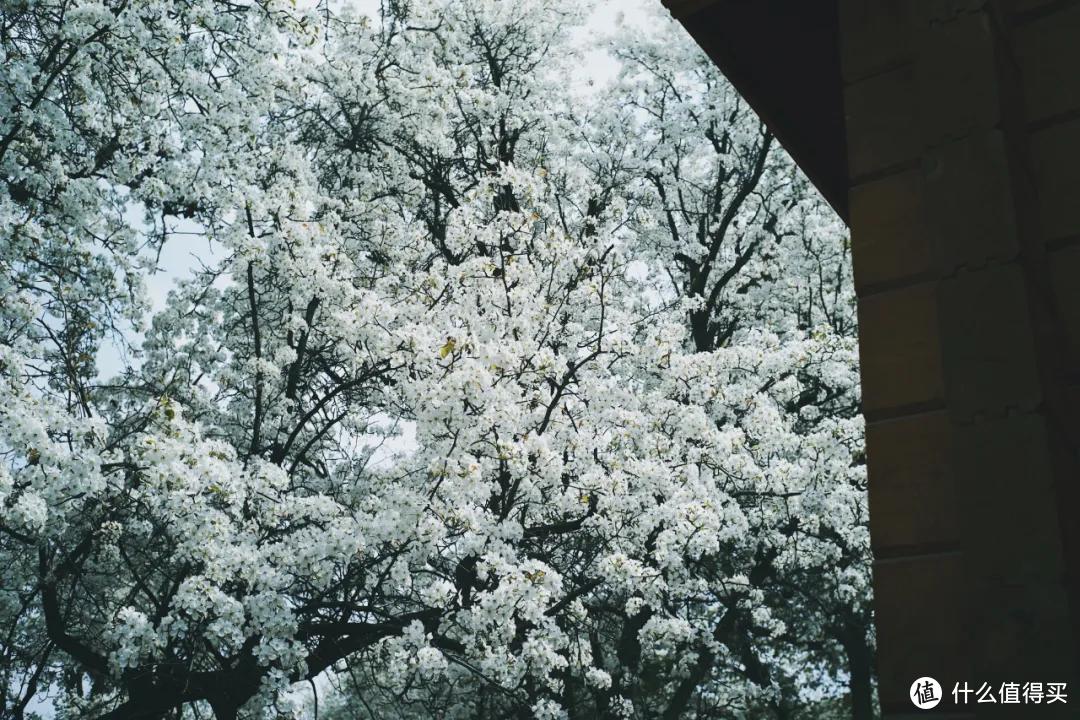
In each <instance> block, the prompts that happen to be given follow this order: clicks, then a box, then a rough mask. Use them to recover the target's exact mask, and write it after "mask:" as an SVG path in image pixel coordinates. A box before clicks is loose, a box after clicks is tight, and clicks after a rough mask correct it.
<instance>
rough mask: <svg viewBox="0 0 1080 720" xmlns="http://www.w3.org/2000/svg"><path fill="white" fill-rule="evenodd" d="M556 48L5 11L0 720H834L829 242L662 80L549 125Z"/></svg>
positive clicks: (259, 21) (835, 249)
mask: <svg viewBox="0 0 1080 720" xmlns="http://www.w3.org/2000/svg"><path fill="white" fill-rule="evenodd" d="M578 19H579V18H578V14H577V11H575V10H573V9H572V8H571V6H570V4H568V3H565V2H559V1H557V0H533V1H532V2H527V3H520V4H519V3H515V4H513V5H511V4H508V3H502V2H498V1H497V0H459V1H456V2H449V1H445V2H444V1H441V0H414V1H412V2H404V1H401V2H398V1H396V0H395V1H391V0H388V1H387V2H385V3H384V4H383V8H382V12H381V14H380V17H379V18H377V19H371V18H369V17H367V16H365V15H363V14H361V13H359V12H357V11H355V10H354V9H351V8H350V7H349V6H348V5H347V4H339V3H325V4H323V3H319V4H306V3H301V2H292V1H291V0H290V1H282V0H258V1H257V2H245V3H222V2H212V1H211V0H171V1H168V2H165V1H161V2H108V3H106V2H70V1H68V0H43V1H41V2H34V3H29V2H27V3H20V2H13V3H9V5H8V6H6V7H5V9H4V10H3V15H2V17H0V46H2V47H3V52H4V61H5V62H4V67H5V70H4V71H3V74H2V76H0V82H2V84H0V106H2V107H3V113H2V114H0V168H2V178H3V183H4V190H5V192H4V193H0V228H2V229H0V232H2V233H3V235H2V243H0V269H2V272H0V291H2V293H3V295H2V297H3V301H2V303H0V338H2V342H0V374H2V379H0V453H2V455H3V462H2V463H0V554H2V557H3V563H2V566H0V579H2V581H0V624H2V627H3V639H2V640H0V653H2V655H0V673H2V680H0V692H2V693H3V695H2V697H3V703H4V705H3V713H4V714H5V715H12V716H15V717H25V716H27V713H28V712H29V710H30V709H31V708H33V707H35V706H36V705H39V704H40V703H41V702H42V700H41V698H43V697H48V698H50V702H51V703H52V705H53V707H54V710H55V712H56V713H57V714H58V716H60V717H91V718H116V719H120V718H164V717H188V716H190V717H205V716H206V714H207V713H208V712H209V713H212V714H213V715H214V716H215V717H217V718H219V719H224V718H237V717H252V718H254V717H263V716H266V717H273V716H275V715H278V716H280V715H282V714H286V713H290V712H293V711H295V710H296V707H297V703H296V702H295V701H294V700H295V699H294V697H293V694H294V693H293V692H292V691H291V688H293V687H294V686H295V685H296V684H297V683H302V682H305V681H309V680H310V681H314V680H315V679H318V678H329V679H330V680H331V681H332V682H334V683H340V684H342V685H343V686H344V690H345V691H344V692H343V693H341V694H340V696H339V697H337V698H336V699H335V700H334V701H333V702H331V705H332V707H331V708H330V709H329V712H331V713H335V712H339V713H345V716H349V717H357V716H359V717H364V716H370V717H410V716H412V717H447V718H450V717H460V718H496V717H523V718H524V717H535V718H562V717H573V718H594V717H598V718H616V717H633V718H682V717H686V718H689V717H696V718H707V717H730V716H733V715H734V716H738V715H739V714H740V713H741V714H743V715H749V716H755V717H760V716H761V714H762V713H766V712H771V713H773V714H775V715H777V716H783V717H788V716H790V712H791V708H792V707H793V704H797V702H798V701H799V698H800V697H802V696H801V695H800V693H804V694H805V690H806V688H808V687H813V686H815V685H817V686H821V685H822V684H826V685H827V684H828V683H829V682H832V681H835V680H837V679H840V678H841V677H842V676H844V675H845V674H846V675H848V676H850V682H851V688H852V694H853V696H854V697H856V699H857V701H856V703H855V709H856V717H867V716H866V715H858V713H859V712H865V711H867V710H868V707H869V706H868V705H867V704H866V703H868V702H869V692H870V684H869V675H868V674H866V668H868V666H869V659H868V658H869V638H868V636H867V627H868V610H867V607H868V605H867V602H868V596H867V594H868V587H867V585H868V583H867V565H866V553H867V540H866V533H865V498H864V494H863V480H862V478H863V470H862V463H861V432H862V429H861V424H860V422H859V420H858V418H857V416H856V413H855V408H856V406H857V383H856V379H855V373H856V361H855V352H854V341H853V338H852V332H853V327H854V317H853V308H852V302H851V290H850V278H849V268H848V264H847V254H846V248H845V247H844V244H843V243H844V240H843V233H842V232H841V231H840V229H839V228H838V227H837V226H836V223H835V221H834V220H832V219H831V216H830V215H829V213H828V212H827V211H826V210H825V209H824V208H823V206H822V205H821V203H820V201H818V200H816V199H815V198H814V197H813V196H812V193H811V192H810V191H809V189H808V187H807V186H806V183H805V180H803V179H802V178H801V176H799V175H798V174H797V172H796V171H795V170H794V168H793V167H792V165H791V163H790V161H788V160H787V159H786V158H785V157H784V156H783V155H782V154H781V153H780V152H779V151H778V150H777V149H776V148H775V147H774V144H773V143H772V141H771V139H770V137H769V136H768V134H767V132H765V131H764V130H763V129H762V128H761V127H760V125H759V124H758V123H757V122H756V121H755V120H754V118H753V117H752V116H751V115H750V114H749V113H748V111H747V109H746V108H745V106H744V105H742V104H741V102H740V101H739V100H738V98H737V97H735V96H734V94H733V93H732V91H731V90H730V88H729V87H727V86H726V85H725V84H724V82H723V81H722V79H720V78H719V77H718V76H717V75H716V74H715V72H714V71H712V69H711V67H709V66H707V65H706V64H705V63H704V62H703V61H702V60H701V58H700V57H699V56H698V55H696V54H695V53H696V51H693V50H692V49H691V48H690V46H689V45H687V41H685V40H677V41H676V40H674V39H673V36H670V35H664V36H662V37H659V38H658V37H655V36H654V37H650V36H640V37H639V36H634V37H629V36H628V37H626V38H623V39H621V40H619V42H618V43H617V44H616V47H617V48H618V49H617V51H616V54H617V55H618V56H619V58H620V60H621V62H622V64H623V72H622V74H621V76H620V78H619V79H618V81H617V82H616V83H615V84H614V85H613V87H612V88H611V89H610V91H609V92H607V93H605V94H598V95H596V96H595V97H593V98H592V99H591V100H589V101H583V100H581V99H580V98H579V97H577V96H575V95H574V94H572V93H571V92H569V91H568V89H567V85H568V84H567V82H566V78H567V76H568V74H570V73H572V71H573V63H574V57H573V55H572V53H571V52H570V44H569V40H568V35H567V33H568V29H569V28H570V27H572V26H573V25H574V23H575V22H576V21H577V20H578ZM193 238H194V239H193ZM178 243H179V244H187V245H189V246H190V247H191V248H193V249H195V250H196V252H198V253H199V254H200V255H201V256H200V257H199V263H198V267H196V268H195V269H194V270H193V271H192V272H191V273H190V276H189V277H187V278H186V279H184V280H183V281H181V282H180V283H178V284H177V286H176V287H175V289H174V290H173V291H172V292H170V294H169V296H168V299H167V300H166V301H165V303H164V306H163V307H162V308H161V309H159V310H158V311H157V312H156V313H153V315H152V317H151V316H150V313H149V301H148V299H147V293H146V286H147V284H148V282H153V281H154V272H155V265H156V261H155V258H156V257H157V255H158V253H160V252H161V251H162V248H163V247H164V246H166V245H176V244H178ZM203 249H205V251H204V250H203ZM134 337H140V338H141V340H140V341H139V342H138V343H135V341H134V340H133V338H134ZM104 346H112V347H114V348H117V350H115V352H119V353H120V354H121V355H122V356H123V357H124V358H126V359H127V360H126V362H125V363H124V368H123V370H122V372H120V373H119V374H118V375H117V376H116V377H112V378H100V377H98V374H97V371H96V367H95V359H96V358H97V357H98V355H99V353H100V351H101V348H102V347H104ZM405 430H408V431H409V433H410V437H411V439H410V441H409V442H407V443H405V444H404V445H405V447H400V448H399V450H398V451H393V452H392V451H388V450H387V449H386V448H387V447H388V446H393V445H395V440H396V438H398V437H399V436H400V435H401V434H402V433H403V432H404V431H405ZM396 444H397V445H398V446H401V445H402V443H400V442H397V443H396ZM860 653H861V654H860ZM313 687H314V685H313ZM860 703H862V704H860ZM325 705H326V703H325V702H324V708H323V712H324V713H325V712H327V708H326V707H325ZM860 708H862V709H860ZM312 711H314V708H312ZM350 713H351V714H350ZM784 713H788V714H787V715H784Z"/></svg>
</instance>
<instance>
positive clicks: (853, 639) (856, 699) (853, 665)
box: [842, 625, 874, 720]
mask: <svg viewBox="0 0 1080 720" xmlns="http://www.w3.org/2000/svg"><path fill="white" fill-rule="evenodd" d="M843 637H844V639H843V642H842V645H843V647H844V654H845V655H846V656H847V666H848V674H849V675H850V676H851V679H850V680H849V681H848V688H849V690H850V693H851V718H852V720H874V686H873V672H874V671H873V662H874V660H873V657H872V656H871V653H870V646H869V644H868V643H867V642H866V631H865V629H863V628H862V627H859V626H858V625H849V626H848V627H847V629H846V631H845V632H844V636H843Z"/></svg>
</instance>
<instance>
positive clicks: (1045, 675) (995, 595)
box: [839, 0, 1080, 718]
mask: <svg viewBox="0 0 1080 720" xmlns="http://www.w3.org/2000/svg"><path fill="white" fill-rule="evenodd" d="M839 7H840V38H841V60H842V67H843V82H844V102H845V119H846V123H847V133H848V154H849V158H848V162H849V165H848V168H849V175H850V179H851V180H850V182H851V187H850V194H849V200H850V224H851V231H852V244H853V248H854V254H855V282H856V289H857V292H858V294H859V302H860V306H859V319H860V326H861V336H860V345H861V353H862V364H863V396H864V412H865V415H866V419H867V445H868V461H869V465H870V512H871V530H872V536H873V546H874V555H875V568H874V573H875V589H876V596H877V607H876V610H877V624H878V642H879V648H880V652H879V659H878V664H879V667H878V671H879V678H880V689H881V699H882V707H883V710H884V713H885V716H886V717H887V718H901V717H907V716H914V715H915V714H916V713H918V714H919V715H920V716H922V715H927V714H934V713H935V712H936V713H940V714H943V715H949V716H952V717H980V718H982V717H1018V718H1021V717H1058V716H1060V717H1074V716H1076V715H1077V713H1076V712H1075V708H1076V705H1077V704H1080V695H1077V696H1076V697H1074V698H1072V703H1073V704H1072V706H1069V707H1066V708H1065V709H1060V708H1062V706H1060V705H1057V706H1055V707H1056V708H1059V709H1058V710H1056V711H1051V709H1050V708H1049V707H1045V708H1041V709H1040V711H1039V712H1038V713H1037V714H1033V713H1035V712H1036V711H1034V710H1033V709H1031V708H1024V707H1017V706H1012V707H1010V706H990V705H968V706H966V707H962V708H956V707H952V706H951V702H945V703H942V705H941V706H939V708H938V709H937V710H936V711H932V712H931V713H923V712H921V711H918V710H916V709H915V708H914V707H913V706H912V704H911V701H910V699H909V698H908V691H909V687H910V685H911V682H912V681H913V680H914V679H915V678H917V677H919V676H922V675H931V676H933V677H936V678H937V679H938V680H939V681H941V682H942V684H943V685H944V686H945V687H946V694H948V690H949V689H951V687H952V683H953V682H956V681H965V680H966V681H968V682H970V683H973V684H974V683H978V682H982V681H986V682H990V683H993V684H996V683H1000V682H1004V681H1016V682H1021V683H1022V682H1025V681H1039V680H1041V681H1065V682H1070V683H1071V684H1072V685H1071V687H1072V690H1073V691H1074V692H1080V686H1077V685H1076V684H1075V681H1076V679H1077V676H1076V672H1075V670H1076V667H1077V658H1076V653H1077V648H1078V645H1080V643H1078V635H1077V623H1076V620H1075V619H1076V617H1077V610H1078V604H1077V603H1078V601H1080V593H1078V592H1077V590H1078V588H1077V579H1078V577H1080V573H1078V572H1077V560H1078V559H1080V552H1078V549H1080V545H1078V543H1077V539H1076V530H1077V528H1078V526H1080V519H1078V518H1077V517H1076V516H1077V515H1078V514H1080V507H1078V505H1077V499H1078V496H1077V484H1078V483H1080V470H1078V463H1077V448H1078V446H1080V443H1078V441H1077V438H1078V436H1080V433H1078V431H1077V430H1078V426H1077V412H1076V411H1077V410H1078V409H1080V383H1078V379H1080V372H1078V370H1080V361H1078V360H1080V2H1070V1H1062V0H1057V1H1053V0H1011V1H1004V0H1002V1H1000V2H993V1H992V0H914V1H909V0H840V3H839ZM1070 601H1071V602H1070Z"/></svg>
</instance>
